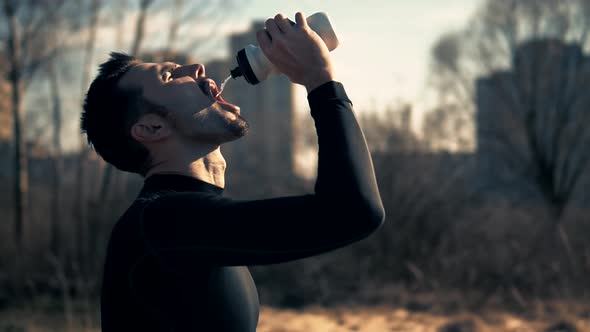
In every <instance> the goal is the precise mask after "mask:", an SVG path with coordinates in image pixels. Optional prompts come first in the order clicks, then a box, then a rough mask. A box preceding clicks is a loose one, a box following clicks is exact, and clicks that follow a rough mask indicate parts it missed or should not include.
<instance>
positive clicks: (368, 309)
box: [0, 292, 590, 332]
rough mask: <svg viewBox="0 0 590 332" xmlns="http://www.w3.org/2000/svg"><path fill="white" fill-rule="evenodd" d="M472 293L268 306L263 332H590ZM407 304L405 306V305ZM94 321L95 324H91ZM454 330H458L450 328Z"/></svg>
mask: <svg viewBox="0 0 590 332" xmlns="http://www.w3.org/2000/svg"><path fill="white" fill-rule="evenodd" d="M469 297H472V295H470V294H466V293H451V292H449V293H441V292H437V293H421V294H405V295H404V296H402V297H398V301H396V303H395V304H386V303H381V304H377V305H374V306H368V305H336V306H331V307H325V306H319V305H311V306H307V307H305V308H302V309H300V310H293V309H284V308H275V307H270V306H266V305H263V306H261V309H260V319H259V324H258V329H257V331H258V332H344V331H356V332H386V331H387V332H447V331H457V332H463V331H473V332H540V331H551V332H557V331H560V332H570V331H574V330H566V329H562V330H559V329H553V330H548V328H549V327H551V326H557V325H558V324H559V323H562V324H563V323H564V322H565V323H568V324H571V326H575V328H576V329H577V331H590V303H588V302H576V301H564V300H556V301H551V300H545V301H543V302H541V301H529V302H528V303H527V307H526V308H521V309H515V308H514V307H513V306H511V305H510V304H502V303H501V299H500V298H498V297H494V298H491V299H490V300H489V301H488V302H487V303H486V304H485V306H482V307H480V308H477V309H474V308H469V307H468V306H469V305H470V304H469V303H470V301H467V299H468V298H469ZM400 298H401V300H399V299H400ZM88 317H91V318H92V319H90V320H89V319H88ZM98 324H99V323H98V316H97V313H96V312H94V313H93V314H91V315H88V314H84V313H82V312H79V311H77V315H76V316H75V318H74V320H71V321H67V320H66V319H65V315H64V314H63V312H60V310H59V309H57V310H56V308H54V307H53V309H52V306H51V305H50V304H49V303H41V302H36V303H33V304H30V305H29V306H28V307H22V308H19V309H16V308H15V309H10V310H4V311H0V332H7V331H13V332H16V331H22V332H50V331H59V332H62V331H63V332H73V331H76V332H77V331H82V332H98V331H100V329H99V327H98ZM450 327H453V328H454V329H453V328H450Z"/></svg>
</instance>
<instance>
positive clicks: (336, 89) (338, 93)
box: [307, 81, 352, 109]
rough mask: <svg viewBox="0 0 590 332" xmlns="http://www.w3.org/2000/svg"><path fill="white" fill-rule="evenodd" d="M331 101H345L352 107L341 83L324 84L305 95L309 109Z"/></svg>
mask: <svg viewBox="0 0 590 332" xmlns="http://www.w3.org/2000/svg"><path fill="white" fill-rule="evenodd" d="M332 100H339V101H346V102H349V103H350V104H351V105H352V101H350V99H349V98H348V95H347V94H346V91H345V90H344V86H343V85H342V83H340V82H336V81H330V82H326V83H324V84H322V85H320V86H318V87H317V88H315V89H313V90H311V91H310V92H309V94H308V95H307V101H308V102H309V106H310V107H311V109H314V108H316V107H318V106H321V105H322V104H324V103H326V102H328V101H332Z"/></svg>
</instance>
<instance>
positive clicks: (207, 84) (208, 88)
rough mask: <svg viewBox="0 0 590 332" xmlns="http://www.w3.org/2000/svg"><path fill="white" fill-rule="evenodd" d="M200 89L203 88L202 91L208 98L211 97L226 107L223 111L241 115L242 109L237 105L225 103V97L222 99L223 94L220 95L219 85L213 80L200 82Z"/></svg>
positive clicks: (208, 79)
mask: <svg viewBox="0 0 590 332" xmlns="http://www.w3.org/2000/svg"><path fill="white" fill-rule="evenodd" d="M199 87H200V88H201V90H203V92H204V93H205V94H206V95H207V96H209V97H211V98H212V99H213V100H215V102H217V103H218V104H220V105H221V106H225V107H222V108H223V109H225V110H227V111H229V112H232V113H236V114H240V108H239V107H238V106H237V105H234V104H232V103H229V102H227V101H225V99H223V97H221V94H220V93H219V89H218V88H217V84H216V83H215V81H213V80H212V79H210V78H207V79H204V80H202V81H201V82H199Z"/></svg>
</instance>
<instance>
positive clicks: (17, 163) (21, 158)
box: [4, 0, 28, 250]
mask: <svg viewBox="0 0 590 332" xmlns="http://www.w3.org/2000/svg"><path fill="white" fill-rule="evenodd" d="M15 6H16V4H15V3H14V2H13V1H10V0H4V14H5V15H6V18H7V21H8V43H7V46H8V47H7V48H8V61H9V63H10V73H9V80H10V86H11V88H12V116H13V124H14V131H13V135H14V174H13V176H14V188H13V190H14V207H15V211H14V237H15V244H16V248H17V249H18V250H21V249H23V246H24V236H23V229H24V224H25V221H26V211H27V192H28V172H27V155H26V149H25V141H24V137H23V135H22V123H23V105H22V99H23V93H24V89H23V82H22V79H21V78H22V72H21V69H22V68H21V63H20V61H21V54H20V53H21V52H20V47H19V45H20V43H21V41H20V38H19V37H20V36H19V31H18V22H17V17H16V8H15Z"/></svg>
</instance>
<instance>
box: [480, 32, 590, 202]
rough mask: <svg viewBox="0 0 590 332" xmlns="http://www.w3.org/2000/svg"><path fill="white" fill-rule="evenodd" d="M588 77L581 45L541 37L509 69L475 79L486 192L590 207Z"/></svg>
mask: <svg viewBox="0 0 590 332" xmlns="http://www.w3.org/2000/svg"><path fill="white" fill-rule="evenodd" d="M589 79H590V57H588V56H585V55H584V53H583V51H582V49H581V48H580V46H579V45H577V44H567V43H565V42H563V41H561V40H558V39H537V40H531V41H528V42H524V43H522V44H519V45H518V47H517V49H516V51H515V56H514V58H513V59H512V66H511V68H510V70H506V71H496V72H493V73H491V74H490V75H488V76H486V77H482V78H480V79H478V80H477V81H476V104H477V112H476V117H475V120H476V126H477V132H476V135H477V152H476V155H477V161H478V169H479V172H480V175H481V176H478V182H479V184H480V185H481V186H483V187H482V189H484V190H483V191H485V192H488V193H491V194H494V193H495V194H499V195H501V196H503V197H506V198H508V199H510V200H518V201H531V200H532V201H547V200H549V201H552V200H556V203H559V202H558V201H560V200H563V199H567V200H573V201H579V203H581V204H587V203H590V197H588V196H589V195H590V193H587V192H586V190H583V188H584V187H586V186H587V187H590V177H589V176H588V173H589V172H588V171H587V168H588V167H587V166H590V165H587V164H588V163H587V162H586V160H587V159H588V158H587V157H586V156H588V150H587V146H588V144H590V135H588V134H586V133H587V132H588V131H587V130H586V129H585V128H586V127H587V123H588V122H587V120H586V119H588V117H589V116H590V98H588V97H587V96H588V92H587V90H588V83H587V82H588V80H589ZM574 187H575V188H574ZM566 197H567V198H566ZM584 197H586V198H584ZM582 201H586V202H585V203H584V202H582Z"/></svg>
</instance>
